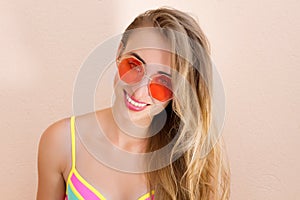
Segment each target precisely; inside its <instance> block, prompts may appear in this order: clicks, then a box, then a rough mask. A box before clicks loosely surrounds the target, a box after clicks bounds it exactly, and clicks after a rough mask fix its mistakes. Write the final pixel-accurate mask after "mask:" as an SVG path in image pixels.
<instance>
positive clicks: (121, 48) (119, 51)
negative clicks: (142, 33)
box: [116, 41, 125, 60]
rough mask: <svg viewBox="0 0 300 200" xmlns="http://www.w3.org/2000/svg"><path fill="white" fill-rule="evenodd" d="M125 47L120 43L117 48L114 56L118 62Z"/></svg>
mask: <svg viewBox="0 0 300 200" xmlns="http://www.w3.org/2000/svg"><path fill="white" fill-rule="evenodd" d="M124 48H125V46H124V44H123V42H122V41H121V42H120V44H119V47H118V51H117V55H116V60H118V59H119V58H120V57H121V54H122V52H123V50H124Z"/></svg>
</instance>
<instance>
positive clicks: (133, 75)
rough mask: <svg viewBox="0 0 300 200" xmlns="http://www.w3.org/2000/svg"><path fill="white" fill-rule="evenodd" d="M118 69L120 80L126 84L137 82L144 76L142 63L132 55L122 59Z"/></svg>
mask: <svg viewBox="0 0 300 200" xmlns="http://www.w3.org/2000/svg"><path fill="white" fill-rule="evenodd" d="M118 71H119V76H120V78H121V80H122V81H124V82H125V83H128V84H132V83H137V82H139V81H141V80H142V78H143V76H144V67H143V63H142V62H141V61H139V60H137V59H136V58H134V57H129V58H124V59H122V60H121V62H120V63H119V65H118Z"/></svg>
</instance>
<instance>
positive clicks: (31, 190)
mask: <svg viewBox="0 0 300 200" xmlns="http://www.w3.org/2000/svg"><path fill="white" fill-rule="evenodd" d="M162 5H168V6H172V7H175V8H179V9H182V10H184V11H189V12H191V13H193V14H194V15H195V16H196V17H197V18H198V20H199V22H200V25H201V27H202V28H203V30H204V31H205V33H206V34H207V36H208V38H209V40H210V42H211V45H212V51H213V59H214V61H215V63H216V65H217V67H218V69H219V72H220V73H221V76H222V78H223V83H224V87H225V93H226V121H225V126H224V132H223V136H224V138H225V141H226V143H227V149H228V153H229V158H230V163H231V170H232V199H233V200H240V199H243V200H244V199H245V200H248V199H249V200H256V199H257V200H258V199H272V200H277V199H278V200H279V199H280V200H282V199H291V200H292V199H298V198H299V196H300V192H299V190H298V191H297V189H299V185H300V184H299V183H300V175H299V173H298V170H299V169H300V161H299V159H297V158H298V157H299V155H298V152H299V146H300V123H299V121H300V117H299V113H300V105H299V102H300V79H299V77H300V70H299V63H300V60H299V50H300V49H299V41H300V40H299V38H298V36H299V34H300V30H299V17H300V16H299V14H296V11H297V10H298V8H299V6H300V3H299V2H298V1H296V0H287V1H278V0H275V1H274V0H264V1H258V0H257V1H238V0H235V1H226V0H209V1H208V0H205V1H197V0H191V1H183V0H181V1H179V0H177V1H175V0H172V1H171V0H169V1H154V0H153V1H139V0H130V1H121V0H120V1H108V0H91V1H78V0H77V1H70V0H67V1H58V0H56V1H53V0H51V1H50V0H46V1H33V0H26V1H8V0H7V1H5V0H2V1H1V2H0V13H1V14H0V27H1V28H0V34H1V35H0V36H1V37H0V44H1V47H2V48H1V50H0V51H1V54H0V55H1V56H0V66H1V67H0V101H1V104H0V109H1V115H0V121H1V123H0V128H1V140H0V152H1V153H0V155H1V162H0V169H1V170H0V177H1V180H0V193H1V199H13V200H16V199H34V198H35V192H36V185H37V167H36V156H37V145H38V140H39V137H40V135H41V133H42V132H43V130H44V129H45V128H46V127H47V126H48V125H49V124H50V123H52V122H54V121H56V120H58V119H61V118H63V117H67V116H70V115H71V114H72V89H73V83H74V81H75V78H76V75H77V73H78V70H79V68H80V65H81V64H82V62H83V61H84V59H85V58H86V56H87V55H88V54H89V52H90V51H91V50H92V49H93V48H94V47H95V46H96V45H97V44H99V43H100V42H101V41H103V40H105V39H106V38H108V37H110V36H111V35H114V34H117V33H120V32H121V31H122V30H123V29H124V28H125V26H126V25H127V24H128V23H129V22H130V21H131V20H132V19H133V17H134V16H136V15H137V14H138V13H140V12H142V11H144V10H146V9H149V8H156V7H157V6H162ZM296 9H297V10H296ZM297 169H298V170H297Z"/></svg>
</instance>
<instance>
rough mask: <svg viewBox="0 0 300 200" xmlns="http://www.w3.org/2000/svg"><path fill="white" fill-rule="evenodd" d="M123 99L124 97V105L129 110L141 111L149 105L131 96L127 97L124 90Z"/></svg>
mask: <svg viewBox="0 0 300 200" xmlns="http://www.w3.org/2000/svg"><path fill="white" fill-rule="evenodd" d="M124 97H125V104H126V106H127V107H128V109H129V110H133V111H142V110H144V109H145V108H146V107H147V106H148V105H149V104H147V103H144V102H140V101H138V100H136V99H135V98H134V97H132V96H129V95H128V93H127V92H126V91H125V90H124Z"/></svg>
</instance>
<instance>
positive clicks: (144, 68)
mask: <svg viewBox="0 0 300 200" xmlns="http://www.w3.org/2000/svg"><path fill="white" fill-rule="evenodd" d="M127 58H134V59H135V60H137V61H138V62H139V63H140V64H141V66H142V68H143V77H142V78H141V80H139V81H137V82H135V83H127V82H126V81H124V80H122V78H121V77H120V73H119V64H120V63H121V62H122V61H123V60H124V59H127ZM116 63H117V67H118V72H117V73H118V76H119V78H120V80H121V81H122V82H124V83H126V84H127V85H135V84H138V83H139V82H141V81H142V80H143V79H144V78H145V77H146V78H147V79H148V80H149V81H148V83H147V88H148V93H149V94H150V96H151V98H153V99H155V100H157V101H160V102H167V101H170V100H171V99H173V91H172V88H169V87H167V86H165V85H164V87H166V88H167V89H169V90H170V91H171V92H172V96H171V97H170V98H168V99H167V100H164V101H161V100H159V99H157V98H155V97H153V95H152V92H151V89H150V84H151V81H153V79H154V78H155V77H157V76H164V77H167V78H168V79H170V77H169V76H168V75H166V74H153V75H151V76H148V75H147V70H146V66H145V64H144V63H143V62H142V61H141V60H140V59H138V58H137V57H135V56H134V55H124V56H121V57H119V58H118V59H117V60H116ZM154 83H156V82H154ZM156 84H157V83H156Z"/></svg>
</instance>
